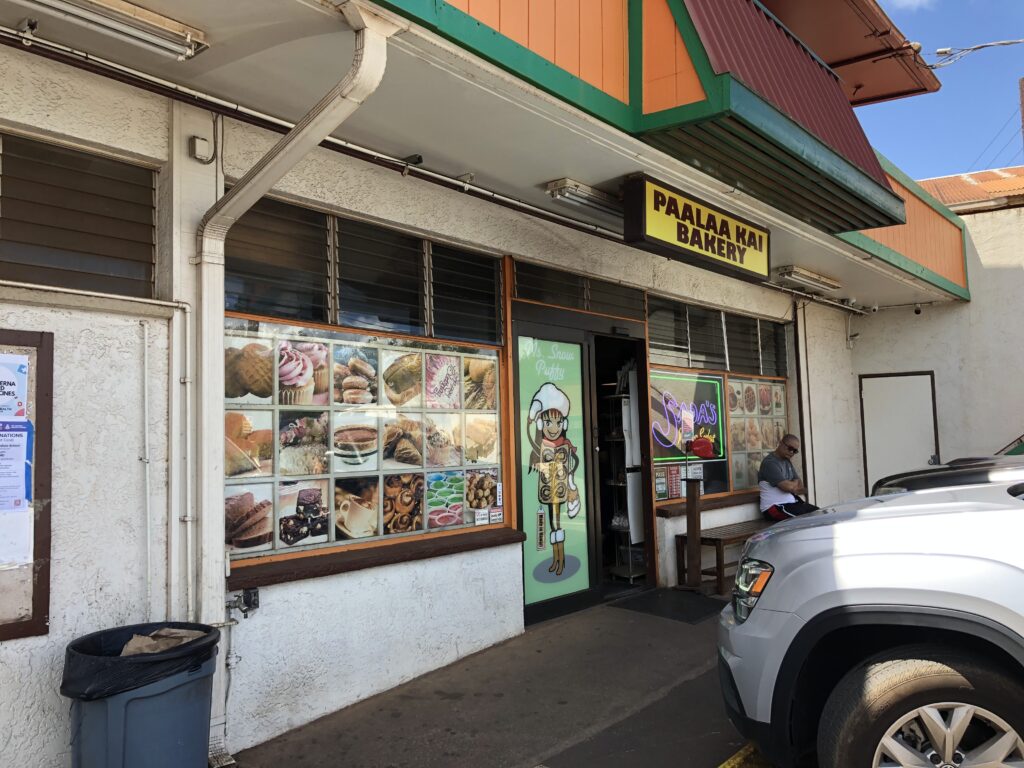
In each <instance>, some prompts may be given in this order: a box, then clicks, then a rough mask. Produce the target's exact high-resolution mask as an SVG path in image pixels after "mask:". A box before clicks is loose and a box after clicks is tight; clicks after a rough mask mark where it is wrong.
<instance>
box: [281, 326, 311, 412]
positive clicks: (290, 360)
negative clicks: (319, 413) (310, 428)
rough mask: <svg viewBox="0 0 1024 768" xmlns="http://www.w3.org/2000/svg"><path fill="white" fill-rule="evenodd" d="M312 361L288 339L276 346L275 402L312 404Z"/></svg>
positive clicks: (282, 403)
mask: <svg viewBox="0 0 1024 768" xmlns="http://www.w3.org/2000/svg"><path fill="white" fill-rule="evenodd" d="M315 389H316V382H315V381H314V380H313V361H312V360H310V358H309V356H308V355H307V354H306V353H305V352H302V351H300V350H299V349H298V348H296V347H295V346H294V345H293V344H292V343H291V342H290V341H282V342H281V343H280V344H278V346H277V402H279V403H280V404H281V405H313V391H314V390H315Z"/></svg>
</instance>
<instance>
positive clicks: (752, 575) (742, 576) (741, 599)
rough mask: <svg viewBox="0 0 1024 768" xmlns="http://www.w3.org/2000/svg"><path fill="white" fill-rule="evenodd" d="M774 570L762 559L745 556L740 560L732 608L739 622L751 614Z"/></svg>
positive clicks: (733, 591)
mask: <svg viewBox="0 0 1024 768" xmlns="http://www.w3.org/2000/svg"><path fill="white" fill-rule="evenodd" d="M774 572H775V569H774V568H772V566H770V565H769V564H768V563H764V562H761V561H760V560H754V559H752V558H749V557H745V558H743V559H742V560H741V561H740V568H739V570H738V571H737V572H736V586H735V587H734V588H733V590H732V610H733V613H734V614H735V615H736V622H737V623H738V624H742V623H743V622H744V621H746V620H747V618H748V617H749V616H750V612H751V611H752V610H754V606H755V605H757V601H758V598H760V597H761V595H762V593H763V592H764V589H765V587H767V586H768V580H769V579H771V577H772V574H773V573H774Z"/></svg>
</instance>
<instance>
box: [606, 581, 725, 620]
mask: <svg viewBox="0 0 1024 768" xmlns="http://www.w3.org/2000/svg"><path fill="white" fill-rule="evenodd" d="M610 605H612V606H613V607H615V608H625V609H626V610H629V611H639V612H640V613H650V614H653V615H655V616H661V617H662V618H665V619H674V620H675V621H685V622H686V623H687V624H698V623H700V622H702V621H704V620H705V619H708V618H710V617H712V616H715V615H717V614H718V613H720V612H721V610H722V609H723V608H725V606H726V605H727V603H726V602H725V601H724V600H716V599H715V598H713V597H707V596H706V595H701V594H698V593H696V592H683V591H681V590H678V589H652V590H649V591H646V592H642V593H640V594H639V595H635V596H633V597H626V598H623V599H622V600H616V601H615V602H614V603H610Z"/></svg>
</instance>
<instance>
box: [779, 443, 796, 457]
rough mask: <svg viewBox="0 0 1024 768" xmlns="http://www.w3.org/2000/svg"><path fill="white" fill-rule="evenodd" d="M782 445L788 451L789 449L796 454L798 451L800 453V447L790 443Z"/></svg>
mask: <svg viewBox="0 0 1024 768" xmlns="http://www.w3.org/2000/svg"><path fill="white" fill-rule="evenodd" d="M782 447H783V448H785V449H786V450H787V451H789V452H790V453H791V454H793V455H794V456H796V455H797V454H798V453H800V449H799V448H794V447H793V446H792V445H790V444H789V443H783V444H782Z"/></svg>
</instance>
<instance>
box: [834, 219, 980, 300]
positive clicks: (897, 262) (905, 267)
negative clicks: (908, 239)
mask: <svg viewBox="0 0 1024 768" xmlns="http://www.w3.org/2000/svg"><path fill="white" fill-rule="evenodd" d="M836 237H837V238H838V239H840V240H842V241H843V242H844V243H848V244H850V245H852V246H853V247H855V248H859V249H860V250H862V251H864V252H865V253H870V254H871V255H872V256H875V257H876V258H879V259H881V260H882V261H884V262H885V263H886V264H889V265H891V266H894V267H896V268H897V269H899V270H902V271H903V272H906V273H907V274H908V275H913V276H914V277H916V278H919V279H921V280H924V281H925V282H926V283H931V284H932V285H934V286H935V287H936V288H941V289H942V290H944V291H945V292H946V293H949V294H952V295H953V296H956V297H957V298H959V299H963V300H964V301H970V300H971V292H970V290H968V289H967V288H963V287H961V286H959V285H957V284H956V283H954V282H953V281H952V280H948V279H946V278H945V277H943V276H942V275H940V274H938V273H936V272H933V271H932V270H930V269H928V267H925V266H922V265H921V264H918V263H917V262H916V261H914V260H912V259H909V258H907V257H906V256H904V255H903V254H902V253H900V252H899V251H894V250H893V249H892V248H890V247H888V246H887V245H882V244H881V243H880V242H878V241H877V240H872V239H871V238H870V237H868V236H867V235H865V234H864V233H862V232H843V233H842V234H839V235H836Z"/></svg>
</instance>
